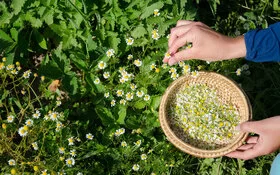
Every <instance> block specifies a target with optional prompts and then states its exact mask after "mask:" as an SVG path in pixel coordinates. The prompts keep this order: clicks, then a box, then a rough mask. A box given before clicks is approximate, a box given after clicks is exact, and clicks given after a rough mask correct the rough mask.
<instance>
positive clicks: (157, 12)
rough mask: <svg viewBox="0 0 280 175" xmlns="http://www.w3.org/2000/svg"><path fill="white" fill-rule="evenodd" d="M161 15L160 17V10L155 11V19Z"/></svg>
mask: <svg viewBox="0 0 280 175" xmlns="http://www.w3.org/2000/svg"><path fill="white" fill-rule="evenodd" d="M159 15H160V13H159V9H155V10H154V17H156V16H159Z"/></svg>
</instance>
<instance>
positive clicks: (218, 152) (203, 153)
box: [159, 71, 252, 158]
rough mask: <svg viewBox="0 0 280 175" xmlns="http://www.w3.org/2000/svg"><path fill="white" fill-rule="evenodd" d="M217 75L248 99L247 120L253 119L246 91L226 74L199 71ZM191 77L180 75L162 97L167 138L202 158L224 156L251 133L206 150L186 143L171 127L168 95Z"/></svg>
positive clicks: (164, 129)
mask: <svg viewBox="0 0 280 175" xmlns="http://www.w3.org/2000/svg"><path fill="white" fill-rule="evenodd" d="M202 75H203V76H206V77H207V76H216V77H218V78H220V79H221V81H226V82H227V83H229V84H230V86H231V87H233V88H235V90H237V91H238V92H239V95H240V96H241V97H242V99H243V100H244V101H246V103H245V104H246V106H245V109H246V110H247V111H248V116H246V120H251V119H252V106H251V104H250V101H249V98H248V96H247V95H246V93H245V91H244V90H243V89H242V88H241V87H240V86H239V85H238V84H237V83H236V82H235V81H234V80H232V79H231V78H229V77H226V76H224V75H221V74H219V73H216V72H210V71H209V72H207V71H199V72H198V76H202ZM188 78H190V75H184V76H181V77H179V78H178V79H177V80H175V81H173V82H172V83H171V84H170V85H169V86H168V88H167V89H166V91H165V92H164V94H163V96H162V98H161V103H160V107H159V120H160V125H161V128H162V130H163V132H164V134H165V135H166V136H167V139H168V140H169V141H170V142H171V143H172V144H173V145H174V146H175V147H177V148H179V149H180V150H181V151H183V152H185V153H188V154H191V155H193V156H196V157H201V158H214V157H221V156H224V155H226V154H228V153H230V152H232V151H234V150H236V149H237V148H238V147H240V146H241V145H242V144H243V142H244V141H245V140H246V138H247V137H248V134H249V133H245V132H240V134H239V135H238V137H237V138H236V139H235V140H233V142H231V143H230V144H228V145H227V146H225V147H222V148H219V149H215V150H204V149H200V148H196V147H194V146H192V145H190V144H188V143H185V142H184V141H182V140H181V139H180V138H178V137H177V136H176V135H175V133H174V132H173V131H172V129H171V128H170V127H169V124H168V121H167V119H166V112H165V109H166V103H167V101H168V96H169V93H170V92H172V90H173V89H174V88H175V86H176V85H177V83H180V82H182V81H184V80H186V79H188Z"/></svg>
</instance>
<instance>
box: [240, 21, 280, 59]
mask: <svg viewBox="0 0 280 175" xmlns="http://www.w3.org/2000/svg"><path fill="white" fill-rule="evenodd" d="M244 38H245V44H246V59H247V60H250V61H254V62H280V22H278V23H275V24H272V25H270V26H269V27H268V28H267V29H256V30H251V31H249V32H247V33H246V34H245V36H244Z"/></svg>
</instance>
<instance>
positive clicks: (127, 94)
mask: <svg viewBox="0 0 280 175" xmlns="http://www.w3.org/2000/svg"><path fill="white" fill-rule="evenodd" d="M125 98H126V100H127V101H131V100H132V99H133V93H131V92H128V93H126V95H125Z"/></svg>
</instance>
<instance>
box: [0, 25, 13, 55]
mask: <svg viewBox="0 0 280 175" xmlns="http://www.w3.org/2000/svg"><path fill="white" fill-rule="evenodd" d="M15 46H16V42H14V41H13V39H12V38H11V37H10V36H9V35H8V34H6V33H5V32H4V31H3V30H1V29H0V52H2V51H4V50H5V51H6V52H10V51H11V50H13V48H14V47H15Z"/></svg>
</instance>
